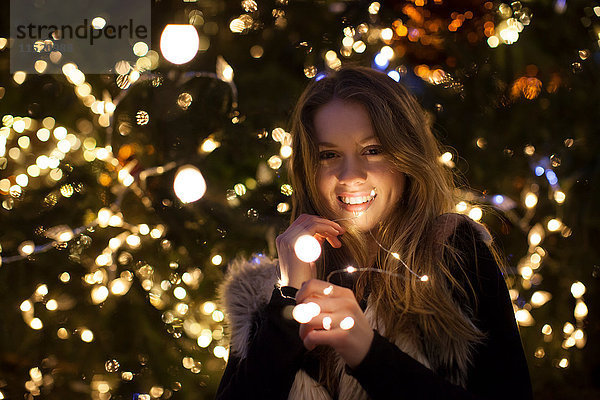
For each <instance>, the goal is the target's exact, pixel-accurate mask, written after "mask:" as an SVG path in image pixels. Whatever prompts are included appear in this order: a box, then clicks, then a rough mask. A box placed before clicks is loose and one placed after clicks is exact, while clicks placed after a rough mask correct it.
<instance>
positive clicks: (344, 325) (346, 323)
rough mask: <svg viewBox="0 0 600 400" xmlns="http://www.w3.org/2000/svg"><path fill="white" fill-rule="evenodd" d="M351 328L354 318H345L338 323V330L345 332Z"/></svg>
mask: <svg viewBox="0 0 600 400" xmlns="http://www.w3.org/2000/svg"><path fill="white" fill-rule="evenodd" d="M353 326H354V318H352V317H346V318H344V319H343V320H342V321H341V322H340V329H342V330H345V331H347V330H349V329H352V327H353Z"/></svg>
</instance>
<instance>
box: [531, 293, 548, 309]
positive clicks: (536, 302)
mask: <svg viewBox="0 0 600 400" xmlns="http://www.w3.org/2000/svg"><path fill="white" fill-rule="evenodd" d="M551 298H552V294H550V293H549V292H545V291H543V290H538V291H537V292H535V293H534V294H532V295H531V304H532V305H533V306H534V307H541V306H543V305H544V304H546V303H547V302H548V301H549V300H550V299H551Z"/></svg>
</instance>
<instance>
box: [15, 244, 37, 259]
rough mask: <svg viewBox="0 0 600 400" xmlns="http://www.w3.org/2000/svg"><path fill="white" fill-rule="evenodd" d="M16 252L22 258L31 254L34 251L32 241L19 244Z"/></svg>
mask: <svg viewBox="0 0 600 400" xmlns="http://www.w3.org/2000/svg"><path fill="white" fill-rule="evenodd" d="M18 250H19V254H21V255H22V256H23V257H27V256H29V255H31V254H33V252H34V251H35V245H34V244H33V242H32V241H30V240H28V241H26V242H23V243H21V245H20V246H19V249H18Z"/></svg>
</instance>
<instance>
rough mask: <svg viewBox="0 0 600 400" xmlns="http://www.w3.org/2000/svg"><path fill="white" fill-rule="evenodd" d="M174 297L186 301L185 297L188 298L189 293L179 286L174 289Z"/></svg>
mask: <svg viewBox="0 0 600 400" xmlns="http://www.w3.org/2000/svg"><path fill="white" fill-rule="evenodd" d="M173 296H175V297H176V298H178V299H179V300H183V299H185V296H187V291H186V290H185V289H184V288H182V287H181V286H177V287H176V288H175V289H173Z"/></svg>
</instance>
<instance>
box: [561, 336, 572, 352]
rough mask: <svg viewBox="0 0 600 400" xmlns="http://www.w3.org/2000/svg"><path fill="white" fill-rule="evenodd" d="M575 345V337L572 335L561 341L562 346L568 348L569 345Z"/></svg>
mask: <svg viewBox="0 0 600 400" xmlns="http://www.w3.org/2000/svg"><path fill="white" fill-rule="evenodd" d="M573 346H575V338H574V337H568V338H567V340H565V341H564V343H563V347H564V348H566V349H568V348H569V347H573Z"/></svg>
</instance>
